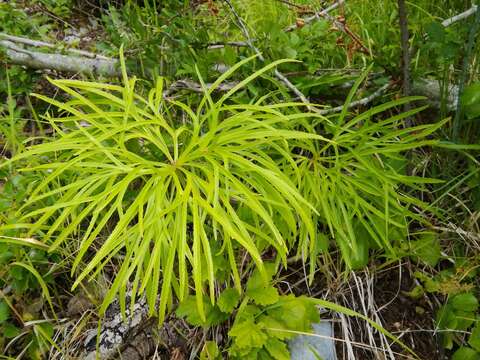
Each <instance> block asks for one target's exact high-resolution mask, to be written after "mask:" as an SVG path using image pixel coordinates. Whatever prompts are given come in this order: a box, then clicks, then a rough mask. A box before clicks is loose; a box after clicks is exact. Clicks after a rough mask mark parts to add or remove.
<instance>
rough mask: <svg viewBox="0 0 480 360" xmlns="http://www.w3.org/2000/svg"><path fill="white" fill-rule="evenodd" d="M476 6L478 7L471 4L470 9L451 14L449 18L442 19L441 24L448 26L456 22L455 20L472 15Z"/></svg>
mask: <svg viewBox="0 0 480 360" xmlns="http://www.w3.org/2000/svg"><path fill="white" fill-rule="evenodd" d="M477 7H478V5H472V7H471V8H470V9H468V10H467V11H464V12H462V13H460V14H458V15H455V16H452V17H451V18H448V19H445V20H443V21H442V25H443V26H445V27H447V26H450V25H452V24H454V23H456V22H457V21H460V20H463V19H466V18H468V17H470V16H472V15H474V14H475V12H476V11H477Z"/></svg>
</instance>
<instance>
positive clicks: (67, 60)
mask: <svg viewBox="0 0 480 360" xmlns="http://www.w3.org/2000/svg"><path fill="white" fill-rule="evenodd" d="M0 47H3V48H5V49H6V51H5V54H6V57H7V59H8V61H9V62H10V63H12V64H16V65H23V66H27V67H30V68H33V69H51V70H56V71H62V72H70V73H82V74H100V75H104V76H117V75H119V73H120V72H119V70H118V61H117V60H114V59H101V58H99V59H91V58H87V57H81V56H70V55H61V54H47V53H41V52H35V51H30V50H26V49H24V48H21V47H19V46H17V45H16V44H15V43H13V42H11V41H7V40H0Z"/></svg>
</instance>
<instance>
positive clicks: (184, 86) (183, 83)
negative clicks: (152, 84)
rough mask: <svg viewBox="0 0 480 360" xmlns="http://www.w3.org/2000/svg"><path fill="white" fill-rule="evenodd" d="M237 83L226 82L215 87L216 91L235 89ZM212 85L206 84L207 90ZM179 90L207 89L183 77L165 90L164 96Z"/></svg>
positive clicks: (197, 90) (194, 90)
mask: <svg viewBox="0 0 480 360" xmlns="http://www.w3.org/2000/svg"><path fill="white" fill-rule="evenodd" d="M237 84H238V82H237V81H229V82H224V83H221V84H220V85H218V86H217V87H216V88H215V91H218V92H226V91H229V90H231V89H233V88H234V87H235V86H236V85H237ZM211 86H212V84H211V83H207V84H205V87H206V88H207V90H208V89H210V87H211ZM178 90H189V91H193V92H197V93H203V92H204V91H205V89H204V88H203V87H202V85H201V84H199V83H196V82H194V81H191V80H188V79H183V80H177V81H175V82H174V83H172V84H171V85H170V86H169V88H168V89H167V90H166V91H164V93H163V96H164V97H168V96H169V95H171V94H172V93H174V92H175V91H178Z"/></svg>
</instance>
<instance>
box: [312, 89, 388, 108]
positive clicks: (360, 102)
mask: <svg viewBox="0 0 480 360" xmlns="http://www.w3.org/2000/svg"><path fill="white" fill-rule="evenodd" d="M392 86H393V83H392V82H388V83H387V84H385V85H383V86H382V87H381V88H380V89H378V90H377V91H375V92H374V93H372V94H371V95H369V96H367V97H364V98H362V99H359V100H357V101H353V102H351V103H350V105H348V108H349V109H353V108H356V107H359V106H365V105H367V104H369V103H371V102H372V101H373V100H375V99H376V98H378V97H380V96H382V95H383V94H385V93H386V92H387V90H388V89H390V88H391V87H392ZM344 107H345V106H344V105H341V106H337V107H334V108H331V109H325V110H320V111H319V112H318V113H319V114H320V115H329V114H333V113H337V112H341V111H342V110H343V108H344Z"/></svg>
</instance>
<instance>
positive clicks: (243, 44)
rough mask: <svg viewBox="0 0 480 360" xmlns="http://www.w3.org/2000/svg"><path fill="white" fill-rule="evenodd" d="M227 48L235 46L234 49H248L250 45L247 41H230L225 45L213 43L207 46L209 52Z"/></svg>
mask: <svg viewBox="0 0 480 360" xmlns="http://www.w3.org/2000/svg"><path fill="white" fill-rule="evenodd" d="M225 46H234V47H246V46H248V44H247V43H246V42H245V41H229V42H225V43H213V44H209V45H208V46H207V49H208V50H213V49H222V48H224V47H225Z"/></svg>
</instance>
